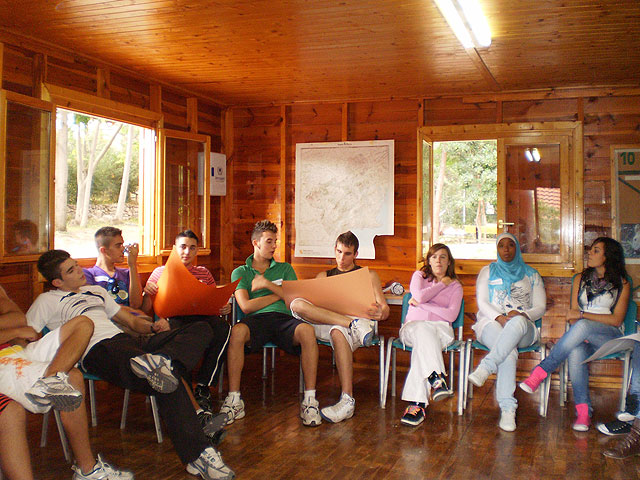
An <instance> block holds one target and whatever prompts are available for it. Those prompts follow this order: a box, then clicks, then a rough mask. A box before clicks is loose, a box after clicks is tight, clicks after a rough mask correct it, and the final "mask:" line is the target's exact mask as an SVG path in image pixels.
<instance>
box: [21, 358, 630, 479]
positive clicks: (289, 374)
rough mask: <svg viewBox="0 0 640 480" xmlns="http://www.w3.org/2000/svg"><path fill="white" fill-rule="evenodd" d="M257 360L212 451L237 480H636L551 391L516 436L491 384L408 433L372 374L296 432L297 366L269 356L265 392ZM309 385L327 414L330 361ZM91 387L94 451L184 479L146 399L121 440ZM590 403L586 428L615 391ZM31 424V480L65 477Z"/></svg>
mask: <svg viewBox="0 0 640 480" xmlns="http://www.w3.org/2000/svg"><path fill="white" fill-rule="evenodd" d="M260 361H261V357H260V356H251V357H247V363H246V367H245V376H244V377H243V389H242V393H243V397H244V400H245V404H246V413H247V414H246V417H245V418H244V419H242V420H238V421H237V422H236V423H234V424H233V425H231V426H230V427H229V429H228V433H227V436H226V438H225V439H224V441H223V442H222V444H221V446H220V451H221V452H222V455H223V458H224V460H225V461H226V463H227V464H228V465H229V466H230V467H231V468H232V469H233V470H234V471H235V472H236V475H237V477H238V478H240V479H304V480H311V479H316V478H317V479H343V478H349V479H351V478H361V479H369V478H376V479H378V478H389V479H396V478H397V479H407V478H410V479H414V478H415V479H419V478H424V479H432V478H433V479H435V478H445V479H458V478H459V479H465V480H466V479H475V478H479V479H482V478H487V479H488V478H495V479H506V478H509V479H511V478H514V479H517V478H523V479H556V478H558V479H560V478H562V479H589V478H593V479H610V478H611V479H633V478H640V457H636V458H635V459H631V460H625V461H617V460H610V459H606V458H605V457H604V456H602V454H601V452H602V450H603V449H604V448H605V447H606V446H607V445H608V444H609V442H610V441H616V440H615V439H613V440H611V439H610V438H609V437H605V436H604V435H601V434H600V433H598V432H597V431H596V430H595V429H594V428H592V429H591V430H590V431H589V432H586V433H578V432H574V431H573V430H571V423H572V421H573V413H572V408H571V409H570V408H568V407H565V408H560V407H559V406H558V394H557V390H556V391H553V390H552V392H551V400H550V401H551V405H550V408H549V415H548V417H547V418H541V417H539V416H538V414H537V396H533V395H532V396H530V395H527V394H525V393H524V392H521V391H518V392H517V393H516V396H517V398H518V400H519V401H520V408H519V409H518V417H517V423H518V429H517V430H516V431H515V432H514V433H506V432H503V431H501V430H500V429H499V428H498V417H499V411H498V408H497V404H496V402H495V400H494V397H493V393H494V387H493V381H492V380H489V381H488V382H487V384H486V385H485V386H484V387H483V388H480V389H475V396H474V398H473V399H472V400H471V403H470V405H469V408H468V409H467V410H466V411H465V413H464V415H463V416H461V417H459V416H458V415H457V414H456V400H455V397H454V398H452V399H450V400H446V401H443V402H440V403H438V404H435V405H431V406H430V407H429V408H428V412H427V419H426V421H425V423H424V424H423V425H421V426H419V427H416V428H408V427H405V426H403V425H401V424H400V423H399V419H400V416H401V414H402V412H403V410H404V407H405V404H404V402H402V401H401V400H399V399H397V400H394V399H392V398H391V397H389V401H388V402H387V408H386V410H382V409H380V408H379V407H378V405H377V398H376V393H377V383H376V382H377V372H375V371H373V370H366V369H356V371H355V373H354V376H355V386H354V388H355V397H356V401H357V410H356V414H355V416H354V417H353V418H352V419H350V420H347V421H345V422H342V423H340V424H336V425H332V424H327V423H323V424H322V425H321V426H319V427H316V428H306V427H303V426H302V424H301V422H300V420H299V418H298V411H299V399H298V394H297V381H298V363H297V359H295V358H293V357H289V356H280V357H278V358H277V362H276V370H275V372H273V373H270V376H269V378H268V379H267V380H265V381H263V380H262V379H261V363H260ZM318 377H319V382H318V383H319V387H318V398H319V400H320V404H321V406H325V405H328V404H330V403H333V402H334V401H335V400H336V399H337V398H338V396H339V393H340V388H339V383H338V376H337V373H336V372H335V370H333V369H332V368H331V366H330V365H329V362H327V361H325V360H323V361H321V365H320V367H319V375H318ZM100 383H101V384H100ZM100 383H99V384H98V385H97V397H98V422H99V423H98V426H97V427H95V428H91V440H92V445H93V448H94V451H95V452H101V453H103V455H104V456H105V457H106V458H107V460H108V461H110V462H112V463H114V464H116V465H118V466H122V467H126V468H129V469H131V470H133V471H134V472H135V474H136V478H137V479H138V480H169V479H171V480H178V479H180V480H182V479H192V480H193V479H194V478H195V477H193V476H191V475H189V474H188V473H186V471H185V470H184V466H183V465H181V463H180V462H179V460H178V457H177V456H176V454H175V453H174V452H173V448H172V446H171V442H170V440H169V439H168V438H167V439H165V441H164V443H162V444H158V443H157V442H156V441H155V433H154V429H153V421H152V417H151V413H150V410H149V408H148V405H146V402H145V400H144V397H143V396H142V395H139V394H133V395H132V397H131V402H130V403H131V406H130V414H129V421H128V424H127V429H126V430H125V431H121V430H120V429H119V423H120V422H119V415H120V408H121V405H122V391H121V390H120V389H118V388H116V387H110V386H107V385H106V384H104V383H103V382H100ZM399 383H401V382H399ZM592 394H593V397H594V408H595V419H594V420H595V421H601V420H608V419H610V417H611V415H612V414H613V413H614V411H615V410H616V405H617V401H618V398H619V397H618V392H617V391H614V390H605V389H594V390H593V391H592ZM222 400H223V398H219V399H218V401H219V402H218V403H221V402H222ZM29 417H30V418H29V439H30V444H31V453H32V455H31V456H32V462H33V467H34V473H35V478H37V479H39V480H50V479H51V480H53V479H55V480H59V479H66V478H71V471H70V470H69V465H68V464H66V463H65V461H64V458H63V456H62V449H61V447H60V441H59V438H58V437H57V431H56V429H55V425H54V423H53V420H52V421H51V425H50V428H49V443H48V446H47V447H46V448H40V447H39V446H38V441H39V435H40V427H41V418H42V417H41V416H36V415H30V416H29Z"/></svg>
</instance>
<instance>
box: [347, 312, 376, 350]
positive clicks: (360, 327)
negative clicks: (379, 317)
mask: <svg viewBox="0 0 640 480" xmlns="http://www.w3.org/2000/svg"><path fill="white" fill-rule="evenodd" d="M373 327H374V324H373V321H372V320H369V319H368V318H354V319H353V320H352V321H351V326H350V327H349V329H350V330H351V336H352V337H353V341H354V344H355V345H356V346H361V345H362V346H364V347H370V346H371V345H373V333H374V328H373Z"/></svg>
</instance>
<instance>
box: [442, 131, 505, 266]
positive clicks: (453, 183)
mask: <svg viewBox="0 0 640 480" xmlns="http://www.w3.org/2000/svg"><path fill="white" fill-rule="evenodd" d="M497 164H498V160H497V141H496V140H472V141H460V142H436V143H434V153H433V182H434V189H433V191H434V193H433V243H438V242H442V243H446V244H447V245H448V246H449V248H450V249H451V253H452V255H453V257H454V258H456V259H492V258H495V255H496V248H495V238H496V219H497V213H496V211H497Z"/></svg>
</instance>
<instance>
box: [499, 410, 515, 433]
mask: <svg viewBox="0 0 640 480" xmlns="http://www.w3.org/2000/svg"><path fill="white" fill-rule="evenodd" d="M500 428H501V429H502V430H504V431H505V432H513V431H514V430H515V429H516V411H515V410H502V412H501V414H500Z"/></svg>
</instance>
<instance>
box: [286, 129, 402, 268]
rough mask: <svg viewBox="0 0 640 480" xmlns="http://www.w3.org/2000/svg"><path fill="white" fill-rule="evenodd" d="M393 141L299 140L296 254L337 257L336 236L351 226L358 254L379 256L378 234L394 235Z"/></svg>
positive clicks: (367, 256) (361, 255)
mask: <svg viewBox="0 0 640 480" xmlns="http://www.w3.org/2000/svg"><path fill="white" fill-rule="evenodd" d="M393 146H394V143H393V140H372V141H365V142H330V143H298V144H296V184H295V192H296V205H295V219H296V221H295V223H296V246H295V254H296V256H298V257H325V258H332V257H333V256H334V251H333V247H334V244H335V240H336V237H337V236H338V235H340V234H341V233H343V232H346V231H348V230H351V231H352V232H353V233H354V234H355V235H356V236H357V237H358V240H359V241H360V248H359V255H358V257H359V258H369V259H372V258H375V249H374V246H373V239H374V237H375V236H376V235H393V213H394V196H393V195H394V176H393V173H394V151H393Z"/></svg>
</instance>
